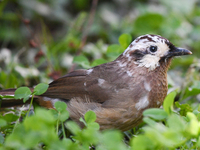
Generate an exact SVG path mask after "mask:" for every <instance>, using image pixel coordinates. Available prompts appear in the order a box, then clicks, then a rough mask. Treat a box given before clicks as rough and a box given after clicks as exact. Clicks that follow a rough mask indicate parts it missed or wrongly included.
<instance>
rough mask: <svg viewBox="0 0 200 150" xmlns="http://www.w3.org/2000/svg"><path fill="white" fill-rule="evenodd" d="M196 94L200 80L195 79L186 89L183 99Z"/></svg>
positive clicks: (198, 90) (199, 91)
mask: <svg viewBox="0 0 200 150" xmlns="http://www.w3.org/2000/svg"><path fill="white" fill-rule="evenodd" d="M197 94H200V81H195V82H194V84H193V85H192V86H191V87H189V88H187V89H186V91H185V94H184V96H183V99H185V98H187V97H189V96H194V95H197Z"/></svg>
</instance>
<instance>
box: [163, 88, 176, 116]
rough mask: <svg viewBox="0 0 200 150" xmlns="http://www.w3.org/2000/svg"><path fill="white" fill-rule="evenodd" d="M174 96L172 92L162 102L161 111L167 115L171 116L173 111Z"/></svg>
mask: <svg viewBox="0 0 200 150" xmlns="http://www.w3.org/2000/svg"><path fill="white" fill-rule="evenodd" d="M175 96H176V92H175V91H173V92H171V93H169V94H168V95H167V97H166V98H165V100H164V102H163V109H164V110H165V111H166V112H167V113H168V114H171V112H172V110H173V103H174V98H175Z"/></svg>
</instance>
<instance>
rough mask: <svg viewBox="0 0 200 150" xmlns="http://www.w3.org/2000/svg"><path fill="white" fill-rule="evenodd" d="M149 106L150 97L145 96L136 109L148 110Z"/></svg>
mask: <svg viewBox="0 0 200 150" xmlns="http://www.w3.org/2000/svg"><path fill="white" fill-rule="evenodd" d="M148 105H149V100H148V96H144V97H142V98H140V99H139V102H137V103H136V104H135V108H136V109H137V110H140V109H143V108H146V107H147V106H148Z"/></svg>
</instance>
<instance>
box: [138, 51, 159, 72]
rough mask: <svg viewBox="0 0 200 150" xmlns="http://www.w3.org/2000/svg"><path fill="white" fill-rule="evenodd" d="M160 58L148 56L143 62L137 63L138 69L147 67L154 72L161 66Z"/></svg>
mask: <svg viewBox="0 0 200 150" xmlns="http://www.w3.org/2000/svg"><path fill="white" fill-rule="evenodd" d="M159 60H160V58H159V57H157V56H154V55H150V54H147V55H145V56H144V57H143V58H142V59H141V60H139V61H137V62H135V64H137V65H138V67H146V68H149V70H154V69H155V68H156V67H158V66H160V64H159Z"/></svg>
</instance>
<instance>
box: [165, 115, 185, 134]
mask: <svg viewBox="0 0 200 150" xmlns="http://www.w3.org/2000/svg"><path fill="white" fill-rule="evenodd" d="M167 124H168V126H169V128H171V129H173V130H175V131H177V132H184V131H185V127H186V124H187V123H186V121H185V120H184V119H183V118H182V117H181V116H180V115H177V114H172V115H170V117H169V118H168V119H167Z"/></svg>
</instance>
